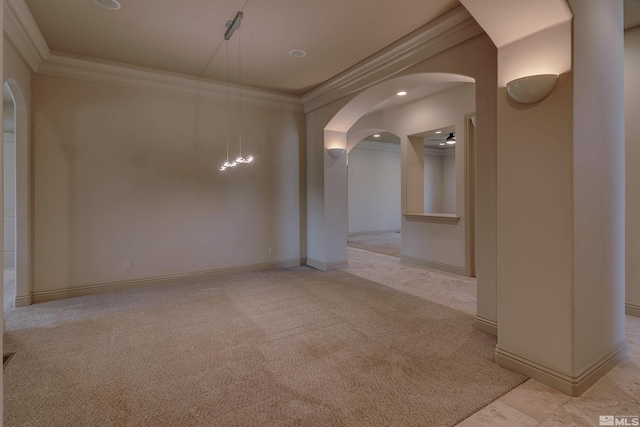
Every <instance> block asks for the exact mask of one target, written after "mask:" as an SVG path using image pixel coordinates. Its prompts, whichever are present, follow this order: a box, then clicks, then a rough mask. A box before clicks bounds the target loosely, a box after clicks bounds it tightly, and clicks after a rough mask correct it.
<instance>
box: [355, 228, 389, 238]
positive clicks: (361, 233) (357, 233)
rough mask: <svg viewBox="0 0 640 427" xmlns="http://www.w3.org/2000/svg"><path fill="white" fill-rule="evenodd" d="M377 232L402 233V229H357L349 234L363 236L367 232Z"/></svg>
mask: <svg viewBox="0 0 640 427" xmlns="http://www.w3.org/2000/svg"><path fill="white" fill-rule="evenodd" d="M377 233H400V229H399V228H396V229H393V230H371V231H355V232H353V233H349V234H348V236H349V237H351V236H362V235H365V234H377Z"/></svg>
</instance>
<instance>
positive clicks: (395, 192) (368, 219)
mask: <svg viewBox="0 0 640 427" xmlns="http://www.w3.org/2000/svg"><path fill="white" fill-rule="evenodd" d="M358 139H360V141H358ZM350 141H351V143H350ZM347 147H348V148H347V152H348V154H347V164H348V167H347V181H348V209H347V210H348V217H349V219H348V236H347V244H348V245H349V246H352V247H356V248H359V249H365V250H369V251H372V252H378V253H382V254H385V255H390V256H394V257H397V258H400V252H401V251H400V248H401V233H400V231H401V220H402V210H401V200H400V187H401V160H400V137H398V136H397V135H394V134H392V133H390V132H385V131H384V130H382V129H376V128H374V129H365V130H362V131H359V132H357V133H356V134H354V135H350V136H349V138H348V141H347Z"/></svg>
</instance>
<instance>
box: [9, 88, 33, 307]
mask: <svg viewBox="0 0 640 427" xmlns="http://www.w3.org/2000/svg"><path fill="white" fill-rule="evenodd" d="M3 102H4V111H5V113H4V120H3V131H4V135H3V136H5V138H4V141H3V152H4V165H3V166H4V180H5V186H4V193H5V195H4V203H5V211H4V230H5V232H4V234H5V240H4V248H5V250H4V261H5V276H9V279H10V280H9V283H10V285H9V289H7V288H6V287H5V298H4V304H5V305H4V306H5V308H8V307H21V306H26V305H29V304H31V208H30V194H31V191H30V188H31V179H30V172H29V170H30V166H29V165H30V161H29V159H30V153H31V148H30V147H31V146H30V142H29V121H28V117H29V114H28V106H27V103H26V100H25V96H24V92H23V91H22V88H21V87H20V85H19V84H18V82H17V81H16V80H14V79H11V78H10V79H8V80H7V81H6V82H5V83H4V85H3ZM11 282H13V283H11ZM7 291H8V292H7Z"/></svg>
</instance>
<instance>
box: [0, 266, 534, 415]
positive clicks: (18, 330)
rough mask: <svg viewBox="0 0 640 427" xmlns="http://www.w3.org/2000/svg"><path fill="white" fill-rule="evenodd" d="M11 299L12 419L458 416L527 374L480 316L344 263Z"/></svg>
mask: <svg viewBox="0 0 640 427" xmlns="http://www.w3.org/2000/svg"><path fill="white" fill-rule="evenodd" d="M6 315H7V327H8V330H9V332H8V333H7V334H6V335H5V339H4V345H5V347H4V349H5V352H15V355H14V356H13V358H12V359H11V361H10V362H9V363H8V364H7V366H6V368H5V370H4V425H5V426H18V425H29V426H87V425H92V426H107V425H112V426H191V425H203V426H212V425H213V426H294V425H296V426H297V425H306V426H430V427H432V426H452V425H455V424H456V423H457V422H458V421H460V420H462V419H464V418H466V417H467V416H469V415H471V414H472V413H474V412H475V411H477V410H478V409H480V408H482V407H483V406H485V405H487V404H489V403H490V402H492V401H494V400H495V399H496V398H498V397H499V396H501V395H502V394H504V393H506V392H507V391H509V390H510V389H512V388H514V387H515V386H517V385H518V384H520V383H521V382H523V381H524V380H525V378H524V377H523V376H521V375H518V374H515V373H512V372H510V371H508V370H505V369H503V368H500V367H499V366H497V365H496V364H495V363H494V362H493V354H494V348H495V345H496V341H495V337H493V336H491V335H488V334H485V333H483V332H480V331H478V330H476V329H474V327H473V317H472V316H470V315H468V314H465V313H461V312H459V311H456V310H453V309H450V308H447V307H444V306H442V305H439V304H436V303H432V302H429V301H427V300H424V299H422V298H419V297H416V296H413V295H409V294H406V293H403V292H400V291H397V290H394V289H391V288H389V287H386V286H383V285H380V284H377V283H374V282H371V281H368V280H366V279H362V278H359V277H357V276H354V275H352V274H349V273H346V272H344V271H333V272H329V273H323V272H319V271H316V270H312V269H310V268H306V267H299V268H295V269H290V270H277V271H267V272H257V273H249V274H239V275H234V276H227V277H221V278H215V279H210V280H201V281H197V282H191V283H182V284H177V285H173V286H162V287H155V288H146V289H139V290H131V291H123V292H115V293H110V294H103V295H96V296H90V297H82V298H74V299H67V300H62V301H56V302H51V303H46V304H38V305H33V306H30V307H25V308H18V309H13V310H9V311H8V312H7V313H6Z"/></svg>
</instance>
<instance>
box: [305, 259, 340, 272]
mask: <svg viewBox="0 0 640 427" xmlns="http://www.w3.org/2000/svg"><path fill="white" fill-rule="evenodd" d="M307 265H308V266H309V267H312V268H315V269H316V270H320V271H331V270H340V269H342V268H347V267H349V265H348V263H347V261H337V262H329V263H325V262H322V261H318V260H317V259H313V258H307Z"/></svg>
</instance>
